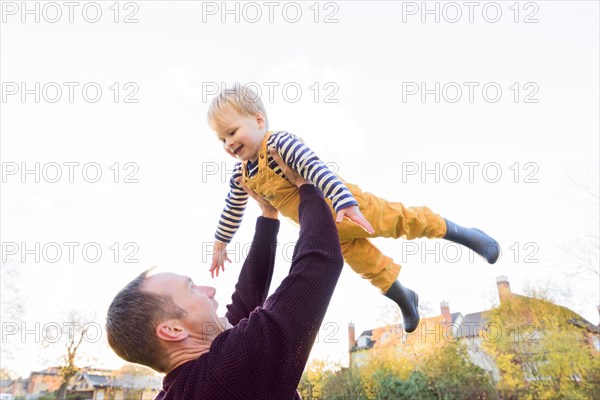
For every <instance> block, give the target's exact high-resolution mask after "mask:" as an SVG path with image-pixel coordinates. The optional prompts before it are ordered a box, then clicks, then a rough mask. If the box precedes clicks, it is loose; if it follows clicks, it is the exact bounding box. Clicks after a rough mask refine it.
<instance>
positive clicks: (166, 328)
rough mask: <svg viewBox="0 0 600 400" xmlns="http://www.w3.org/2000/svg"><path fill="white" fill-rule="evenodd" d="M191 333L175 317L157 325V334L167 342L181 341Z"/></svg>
mask: <svg viewBox="0 0 600 400" xmlns="http://www.w3.org/2000/svg"><path fill="white" fill-rule="evenodd" d="M189 335H190V334H189V332H188V331H187V330H186V329H185V328H184V327H183V326H182V324H181V323H180V322H179V321H178V320H175V319H171V320H168V321H166V322H163V323H161V324H159V325H158V326H157V327H156V336H158V337H159V338H160V339H162V340H166V341H167V342H179V341H181V340H183V339H186V338H187V337H188V336H189Z"/></svg>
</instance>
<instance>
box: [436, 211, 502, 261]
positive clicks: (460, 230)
mask: <svg viewBox="0 0 600 400" xmlns="http://www.w3.org/2000/svg"><path fill="white" fill-rule="evenodd" d="M444 239H446V240H449V241H451V242H454V243H458V244H462V245H463V246H465V247H468V248H469V249H471V250H473V251H474V252H475V253H477V254H479V255H480V256H482V257H483V258H485V259H486V260H487V262H489V263H490V264H493V263H495V262H496V261H497V260H498V257H500V245H499V244H498V242H497V241H495V240H494V239H492V238H491V237H490V236H489V235H487V234H486V233H485V232H483V231H480V230H479V229H477V228H464V227H462V226H460V225H458V224H455V223H454V222H452V221H448V220H447V219H446V236H444Z"/></svg>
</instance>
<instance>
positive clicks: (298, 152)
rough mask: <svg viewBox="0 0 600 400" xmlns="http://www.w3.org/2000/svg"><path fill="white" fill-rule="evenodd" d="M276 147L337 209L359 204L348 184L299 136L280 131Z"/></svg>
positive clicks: (285, 159)
mask: <svg viewBox="0 0 600 400" xmlns="http://www.w3.org/2000/svg"><path fill="white" fill-rule="evenodd" d="M275 148H276V149H277V152H279V155H281V158H282V159H283V161H285V163H286V164H287V165H289V166H290V167H292V168H293V169H294V170H295V171H296V172H298V173H299V174H300V175H301V176H302V177H303V178H304V179H306V180H308V181H310V182H312V183H313V184H315V185H316V186H317V187H318V188H319V189H321V191H322V192H323V193H324V194H325V196H326V197H327V198H329V199H331V201H332V203H333V208H334V209H335V210H336V211H340V210H341V209H344V208H347V207H350V206H355V205H358V202H357V201H356V199H355V198H354V196H352V193H351V192H350V190H348V188H347V187H346V185H344V183H343V182H342V181H341V180H340V179H339V178H338V177H337V176H336V174H334V173H333V171H331V170H330V169H329V167H327V165H325V163H324V162H323V161H321V159H320V158H319V157H317V155H316V154H315V152H314V151H312V150H311V149H310V148H309V147H308V146H307V145H305V144H304V143H303V142H302V140H300V139H299V138H298V137H297V136H295V135H293V134H291V133H289V132H278V134H277V138H276V139H275ZM273 162H275V161H274V160H273Z"/></svg>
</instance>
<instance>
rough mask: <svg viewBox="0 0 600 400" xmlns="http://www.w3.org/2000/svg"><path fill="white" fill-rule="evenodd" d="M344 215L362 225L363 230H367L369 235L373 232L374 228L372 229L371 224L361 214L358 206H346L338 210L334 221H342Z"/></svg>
mask: <svg viewBox="0 0 600 400" xmlns="http://www.w3.org/2000/svg"><path fill="white" fill-rule="evenodd" d="M344 217H345V218H348V219H349V220H350V221H352V222H354V223H355V224H356V225H358V226H360V227H362V228H363V229H364V230H365V232H367V233H368V234H369V235H372V234H373V233H375V230H374V229H373V227H372V226H371V224H370V223H369V221H367V219H366V218H365V216H364V215H362V213H361V212H360V210H359V208H358V206H350V207H346V208H344V209H341V210H340V211H338V213H337V215H336V218H335V222H336V223H338V224H339V223H340V222H342V221H343V220H344Z"/></svg>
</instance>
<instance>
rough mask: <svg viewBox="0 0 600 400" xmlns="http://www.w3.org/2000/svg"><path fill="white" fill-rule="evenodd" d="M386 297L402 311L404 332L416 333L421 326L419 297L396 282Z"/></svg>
mask: <svg viewBox="0 0 600 400" xmlns="http://www.w3.org/2000/svg"><path fill="white" fill-rule="evenodd" d="M385 297H387V298H388V299H391V300H393V301H395V302H396V304H398V306H399V307H400V311H402V320H403V321H404V331H405V332H406V333H411V332H414V331H415V329H417V326H419V320H420V319H421V317H419V295H418V294H416V293H415V292H414V291H413V290H410V289H409V288H407V287H404V286H402V284H401V283H400V282H398V281H395V282H394V283H393V284H392V286H391V287H390V288H389V289H388V291H387V292H386V293H385Z"/></svg>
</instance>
